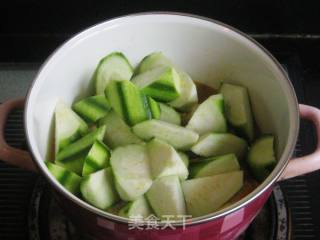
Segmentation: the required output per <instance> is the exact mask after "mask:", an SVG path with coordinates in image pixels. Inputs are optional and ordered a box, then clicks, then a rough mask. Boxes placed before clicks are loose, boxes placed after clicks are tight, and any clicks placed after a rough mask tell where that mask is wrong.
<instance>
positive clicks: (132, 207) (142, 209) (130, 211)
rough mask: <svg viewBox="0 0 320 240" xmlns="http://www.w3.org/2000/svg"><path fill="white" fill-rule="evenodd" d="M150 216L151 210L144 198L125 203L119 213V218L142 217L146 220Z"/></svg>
mask: <svg viewBox="0 0 320 240" xmlns="http://www.w3.org/2000/svg"><path fill="white" fill-rule="evenodd" d="M151 214H152V210H151V208H150V206H149V203H148V201H147V200H146V199H145V197H144V196H141V197H139V198H138V199H137V200H134V201H132V202H129V203H127V204H126V205H125V206H124V207H122V208H121V209H120V211H119V216H122V217H127V218H132V217H142V218H147V217H149V216H150V215H151Z"/></svg>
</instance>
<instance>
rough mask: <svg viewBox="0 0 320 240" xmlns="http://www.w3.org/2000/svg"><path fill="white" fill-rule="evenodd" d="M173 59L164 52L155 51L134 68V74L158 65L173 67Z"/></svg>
mask: <svg viewBox="0 0 320 240" xmlns="http://www.w3.org/2000/svg"><path fill="white" fill-rule="evenodd" d="M171 66H172V63H171V61H170V60H169V59H168V58H167V57H166V56H165V55H164V54H163V53H162V52H153V53H150V54H149V55H147V56H145V57H144V58H143V59H142V60H141V62H140V63H139V64H138V66H137V67H136V69H135V70H134V74H133V75H134V76H136V75H138V74H140V73H143V72H145V71H149V70H151V69H154V68H157V67H171Z"/></svg>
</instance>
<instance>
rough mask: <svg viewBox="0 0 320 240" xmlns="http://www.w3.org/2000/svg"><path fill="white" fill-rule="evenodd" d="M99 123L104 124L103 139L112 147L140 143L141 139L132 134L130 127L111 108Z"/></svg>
mask: <svg viewBox="0 0 320 240" xmlns="http://www.w3.org/2000/svg"><path fill="white" fill-rule="evenodd" d="M99 125H105V127H106V132H105V135H104V138H103V140H104V142H105V143H106V144H107V145H108V146H109V147H111V148H112V149H113V148H116V147H119V146H125V145H128V144H134V143H142V141H141V139H140V138H138V137H137V136H136V135H134V134H133V132H132V130H131V128H130V127H129V126H128V125H127V124H126V123H125V122H124V120H123V119H122V118H121V117H119V116H118V115H117V114H116V113H115V112H114V111H113V110H111V111H110V112H109V113H108V114H107V116H105V117H104V118H102V119H101V120H100V121H99Z"/></svg>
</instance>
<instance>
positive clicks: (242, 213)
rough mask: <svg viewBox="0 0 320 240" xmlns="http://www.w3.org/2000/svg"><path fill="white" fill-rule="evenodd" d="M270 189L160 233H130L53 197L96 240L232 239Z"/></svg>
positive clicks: (266, 198)
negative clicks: (228, 209) (235, 206)
mask: <svg viewBox="0 0 320 240" xmlns="http://www.w3.org/2000/svg"><path fill="white" fill-rule="evenodd" d="M271 192H272V188H271V187H270V188H269V189H267V190H266V191H264V192H263V193H262V194H261V195H260V196H258V197H256V198H255V199H254V200H252V201H251V202H250V203H249V204H247V205H246V206H245V207H243V208H241V209H239V210H237V211H235V212H233V213H231V214H228V215H226V216H224V217H221V218H218V219H215V220H211V221H207V222H205V223H201V224H195V225H190V226H186V228H185V229H183V228H182V227H179V228H176V229H174V230H173V229H171V228H166V229H163V230H161V229H160V230H157V229H150V230H138V229H134V230H129V226H128V224H124V223H118V222H114V221H110V220H109V219H107V218H103V217H100V216H97V215H96V214H94V213H92V212H90V211H89V210H87V209H84V208H82V207H80V206H78V205H77V204H76V203H74V202H72V201H70V200H69V199H66V198H65V197H64V196H63V195H61V194H55V195H56V197H57V199H58V202H60V205H61V207H62V208H63V209H64V211H65V213H66V215H67V216H68V217H69V218H70V220H71V221H72V222H73V223H74V224H75V225H76V227H77V228H78V229H80V230H82V231H83V232H84V233H86V234H88V235H89V236H91V237H93V238H94V239H97V240H179V239H181V240H209V239H210V240H212V239H219V240H220V239H221V240H233V239H236V238H237V237H238V236H240V234H241V233H243V232H244V231H245V230H246V229H247V227H248V226H249V224H250V223H251V222H252V220H253V219H254V218H255V216H256V215H257V214H258V213H259V211H260V210H261V209H262V207H263V205H264V204H265V203H266V201H267V200H268V198H269V196H270V194H271Z"/></svg>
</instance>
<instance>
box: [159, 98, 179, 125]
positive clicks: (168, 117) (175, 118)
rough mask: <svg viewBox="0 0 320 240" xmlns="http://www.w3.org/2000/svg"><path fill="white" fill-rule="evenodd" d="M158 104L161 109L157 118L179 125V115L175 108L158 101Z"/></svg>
mask: <svg viewBox="0 0 320 240" xmlns="http://www.w3.org/2000/svg"><path fill="white" fill-rule="evenodd" d="M159 106H160V109H161V114H160V118H159V120H161V121H164V122H168V123H172V124H176V125H181V116H180V114H179V113H178V112H177V111H176V110H174V109H173V108H172V107H170V106H168V105H167V104H164V103H159Z"/></svg>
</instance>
